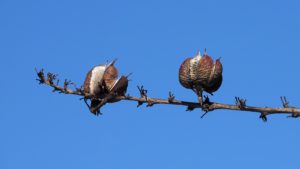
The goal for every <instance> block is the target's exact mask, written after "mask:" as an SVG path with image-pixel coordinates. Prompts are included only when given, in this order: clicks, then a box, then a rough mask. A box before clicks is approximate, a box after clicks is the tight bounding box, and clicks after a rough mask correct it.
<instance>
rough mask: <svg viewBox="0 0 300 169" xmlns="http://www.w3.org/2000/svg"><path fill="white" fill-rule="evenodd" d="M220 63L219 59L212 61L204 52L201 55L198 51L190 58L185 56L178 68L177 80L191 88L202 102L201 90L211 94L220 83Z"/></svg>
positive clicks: (221, 69)
mask: <svg viewBox="0 0 300 169" xmlns="http://www.w3.org/2000/svg"><path fill="white" fill-rule="evenodd" d="M222 71H223V68H222V64H221V62H220V59H217V60H216V62H215V63H213V60H212V58H211V57H210V56H209V55H207V54H206V52H205V53H204V55H203V56H201V54H200V52H198V54H197V55H196V56H194V57H192V58H187V59H186V60H185V61H183V63H182V64H181V66H180V69H179V82H180V84H181V85H182V86H183V87H185V88H187V89H192V90H193V91H195V92H196V94H197V95H198V96H199V97H201V100H199V102H200V104H202V92H203V91H206V92H207V93H210V94H212V93H213V92H215V91H217V90H218V89H219V88H220V86H221V84H222V80H223V79H222Z"/></svg>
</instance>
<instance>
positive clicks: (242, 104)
mask: <svg viewBox="0 0 300 169" xmlns="http://www.w3.org/2000/svg"><path fill="white" fill-rule="evenodd" d="M246 101H247V100H246V99H241V98H239V97H235V104H236V105H237V106H238V107H239V109H244V108H245V107H246Z"/></svg>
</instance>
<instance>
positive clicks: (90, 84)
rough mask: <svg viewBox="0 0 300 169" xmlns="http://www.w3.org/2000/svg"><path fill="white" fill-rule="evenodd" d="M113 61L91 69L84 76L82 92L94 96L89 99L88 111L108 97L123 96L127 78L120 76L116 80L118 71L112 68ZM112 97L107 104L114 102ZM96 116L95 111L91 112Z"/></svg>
mask: <svg viewBox="0 0 300 169" xmlns="http://www.w3.org/2000/svg"><path fill="white" fill-rule="evenodd" d="M114 63H115V61H113V62H111V63H109V64H106V65H98V66H95V67H93V68H92V69H91V70H90V71H89V72H88V73H87V75H86V79H85V81H84V92H85V93H87V94H89V95H92V96H94V97H95V98H92V99H91V106H90V109H92V110H94V109H93V108H94V107H96V106H97V105H98V104H99V103H100V101H99V99H103V98H104V97H106V96H108V95H115V96H121V95H122V96H123V95H125V93H126V90H127V86H128V79H127V77H124V76H122V77H121V78H119V79H118V70H117V68H116V67H115V66H114ZM115 96H114V97H115ZM115 101H117V100H115V99H114V98H113V97H112V99H111V100H108V102H115ZM92 113H94V114H96V115H97V111H92Z"/></svg>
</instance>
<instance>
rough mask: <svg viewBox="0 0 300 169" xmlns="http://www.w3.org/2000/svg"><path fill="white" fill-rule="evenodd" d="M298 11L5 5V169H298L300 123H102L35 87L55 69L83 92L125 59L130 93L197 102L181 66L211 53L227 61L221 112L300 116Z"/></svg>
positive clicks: (231, 116) (1, 168)
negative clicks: (235, 106)
mask: <svg viewBox="0 0 300 169" xmlns="http://www.w3.org/2000/svg"><path fill="white" fill-rule="evenodd" d="M299 6H300V3H299V2H297V1H289V0H287V1H238V0H236V1H231V0H229V1H215V0H207V1H196V0H195V1H181V2H178V1H171V0H170V1H144V2H142V1H76V0H72V1H71V0H69V1H68V0H51V1H46V0H45V1H15V0H1V1H0V23H1V26H0V56H1V66H0V72H1V73H0V75H1V93H2V96H1V97H0V105H1V110H0V111H1V112H0V134H1V139H0V169H19V168H22V169H41V168H43V169H68V168H70V169H82V168H89V169H96V168H103V169H119V168H125V169H127V168H128V169H169V168H170V169H177V168H178V169H182V168H189V169H196V168H197V169H198V168H206V169H215V168H228V169H240V168H243V169H253V168H272V169H282V168H285V169H298V168H299V167H300V164H299V153H300V150H299V141H300V135H299V131H300V125H299V124H300V119H290V118H286V116H284V115H275V116H271V117H269V121H268V122H267V123H263V122H262V121H261V120H260V119H259V118H258V117H259V114H256V113H244V112H233V111H223V110H220V111H215V112H212V113H210V114H208V115H207V116H206V117H205V118H204V119H200V116H201V115H202V112H201V111H200V110H195V111H193V112H186V111H185V109H186V108H184V107H176V106H163V105H156V106H154V107H151V108H145V107H144V106H143V107H140V108H138V109H137V108H136V103H133V102H125V101H124V102H120V103H116V104H113V105H106V106H105V107H104V108H103V110H102V112H103V113H104V115H103V116H101V117H95V116H93V115H92V114H91V113H89V111H88V109H87V108H86V106H85V104H84V103H83V102H82V101H79V97H76V96H68V95H61V94H58V93H52V92H51V89H50V88H49V87H47V86H40V85H38V84H37V82H36V81H35V78H36V76H35V71H34V68H35V67H36V68H45V69H46V70H47V71H52V72H55V73H58V74H59V77H60V78H61V79H62V80H63V79H65V78H68V79H71V80H73V81H74V82H76V83H77V84H78V85H79V86H80V85H81V84H82V82H83V80H84V77H85V75H86V73H87V71H88V70H89V69H90V68H91V67H92V66H94V65H97V64H100V63H105V62H106V61H107V60H112V59H114V58H118V62H117V64H116V66H117V67H118V68H119V71H120V73H121V74H126V75H127V74H129V73H131V72H132V73H133V75H132V76H131V80H132V81H130V86H129V88H128V92H129V93H130V94H131V95H138V91H137V88H136V86H137V85H141V84H143V85H144V86H145V87H146V88H147V89H148V90H149V96H152V97H162V98H166V97H167V94H168V92H169V91H173V92H174V93H175V95H176V97H177V99H182V100H188V101H197V98H196V97H195V95H194V94H193V92H191V91H189V90H186V89H184V88H183V87H181V86H180V84H179V82H178V75H177V73H178V68H179V65H180V63H181V62H182V61H183V60H184V59H185V58H186V57H189V56H193V55H195V54H196V52H197V51H198V50H201V51H202V52H203V50H204V48H207V51H208V53H209V54H210V55H212V56H213V57H214V58H217V57H222V63H223V67H224V74H223V75H224V82H223V85H222V87H221V88H220V90H219V91H218V92H216V93H215V96H213V97H211V99H212V100H213V101H217V102H224V103H234V97H235V96H240V97H243V98H246V99H247V100H248V104H249V105H256V106H274V107H279V106H281V103H280V99H279V97H280V96H282V95H284V96H287V98H288V99H289V101H290V103H291V105H294V106H300V95H299V86H300V79H299V77H298V76H299V61H300V59H299V58H300V54H299V44H300V31H299V30H300V20H299V18H300V11H299Z"/></svg>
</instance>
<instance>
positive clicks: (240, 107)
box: [36, 69, 300, 121]
mask: <svg viewBox="0 0 300 169" xmlns="http://www.w3.org/2000/svg"><path fill="white" fill-rule="evenodd" d="M36 73H37V76H38V79H36V80H37V81H39V84H44V85H48V86H50V87H52V88H53V92H56V91H58V92H59V93H64V94H72V95H78V96H83V97H84V99H85V100H86V99H91V98H93V99H99V101H102V103H106V101H107V100H108V99H112V97H114V98H113V99H114V100H128V101H136V102H137V103H138V105H137V107H139V106H141V105H143V104H144V103H145V104H147V107H151V106H153V105H155V104H167V105H180V106H186V107H187V111H192V110H194V109H197V108H200V109H202V110H203V111H204V112H205V114H204V115H206V114H207V113H208V112H211V111H214V110H219V109H223V110H236V111H243V112H257V113H260V118H261V119H262V120H263V121H267V116H268V115H272V114H288V115H289V116H288V117H293V118H297V117H299V116H300V108H296V107H290V106H289V102H288V101H287V99H286V97H281V101H282V105H283V107H282V108H272V107H255V106H248V105H247V104H246V100H245V99H241V98H239V97H236V98H235V104H223V103H217V102H211V101H210V100H209V98H208V97H207V96H206V97H205V99H204V102H203V105H202V106H201V105H200V104H199V103H198V102H188V101H181V100H176V99H175V96H174V94H173V93H171V92H169V97H168V99H160V98H151V97H149V96H148V91H147V90H145V89H144V86H141V87H139V86H138V90H139V92H140V97H133V96H129V95H126V96H114V95H109V96H107V97H105V98H104V99H100V98H95V96H91V95H89V94H87V93H85V92H84V90H83V88H82V87H80V88H77V87H76V86H75V84H74V83H73V82H71V81H69V80H65V82H64V86H63V87H61V86H59V80H57V75H56V74H53V73H47V77H46V76H45V74H44V70H43V69H42V70H40V71H37V70H36ZM54 81H56V83H54ZM70 84H72V85H74V89H73V90H72V89H70V88H69V85H70ZM101 106H103V105H100V106H99V107H101ZM204 115H203V116H202V117H204Z"/></svg>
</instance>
